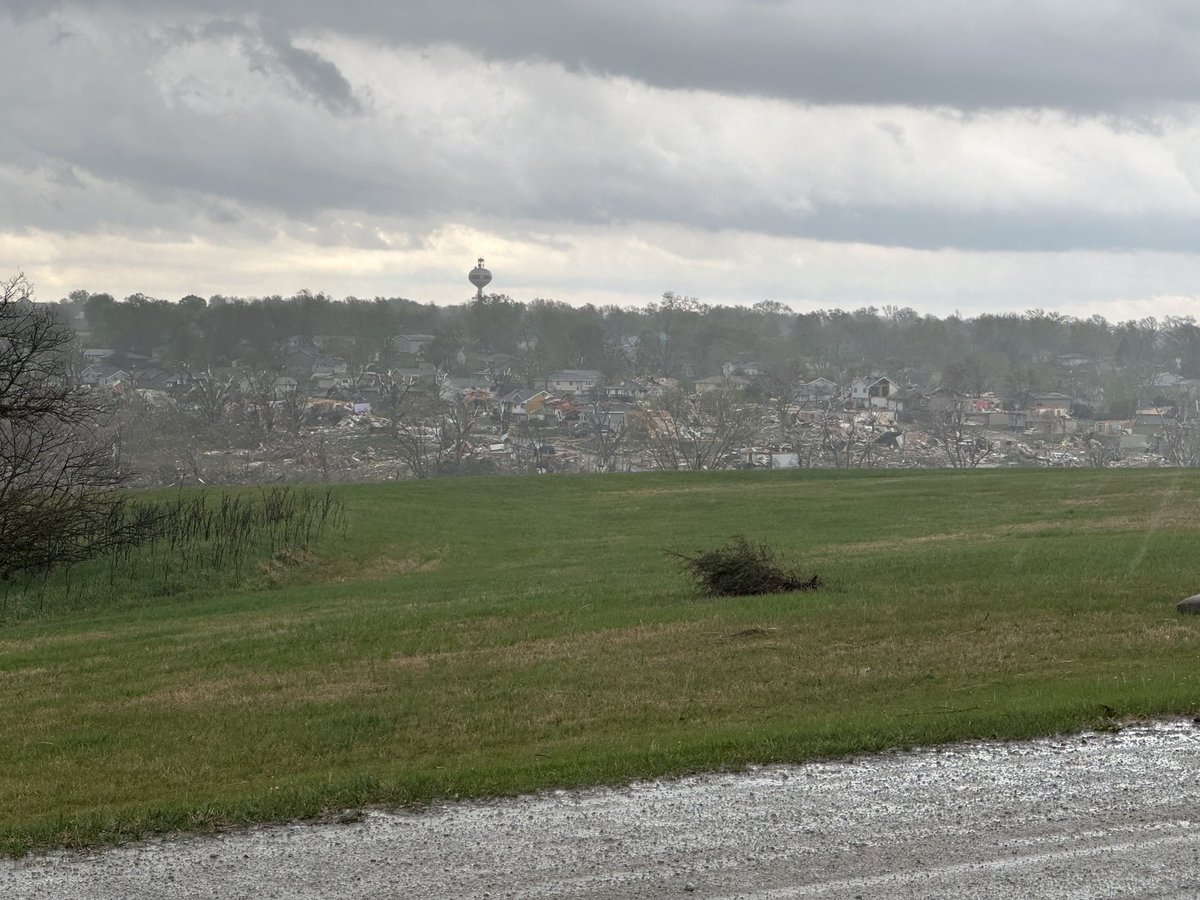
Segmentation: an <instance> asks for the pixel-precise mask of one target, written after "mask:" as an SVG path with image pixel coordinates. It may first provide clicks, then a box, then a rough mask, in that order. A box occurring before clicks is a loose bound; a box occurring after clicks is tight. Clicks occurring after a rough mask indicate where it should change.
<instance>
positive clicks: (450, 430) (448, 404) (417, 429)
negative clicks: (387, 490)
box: [392, 393, 477, 478]
mask: <svg viewBox="0 0 1200 900" xmlns="http://www.w3.org/2000/svg"><path fill="white" fill-rule="evenodd" d="M476 419H477V414H476V412H475V410H474V409H473V408H472V406H471V405H470V404H468V403H467V402H466V401H465V400H464V399H463V398H462V397H461V396H455V397H454V398H453V399H452V400H450V401H443V400H441V399H440V398H439V397H438V396H437V395H436V393H435V394H434V395H432V396H430V395H427V394H424V393H416V394H412V395H410V396H409V402H407V403H405V404H404V405H403V406H402V407H401V408H400V409H399V410H398V411H397V414H396V415H394V417H393V420H392V429H393V434H394V435H395V437H396V448H397V451H398V453H399V455H400V458H401V459H402V460H404V463H405V465H407V466H408V470H409V471H410V472H411V473H412V474H413V475H414V476H415V477H417V478H434V477H436V476H438V475H448V474H451V473H453V472H456V471H459V470H460V469H461V468H462V465H463V461H464V459H465V458H466V456H467V454H468V453H469V452H470V449H471V444H470V436H471V431H472V430H473V429H474V427H475V423H476Z"/></svg>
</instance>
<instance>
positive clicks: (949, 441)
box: [933, 392, 996, 469]
mask: <svg viewBox="0 0 1200 900" xmlns="http://www.w3.org/2000/svg"><path fill="white" fill-rule="evenodd" d="M933 434H934V435H935V436H936V437H937V439H938V440H939V441H941V443H942V447H943V449H944V450H945V452H946V461H947V462H948V463H949V464H950V466H951V468H954V469H974V468H975V467H976V466H978V465H979V464H980V463H981V462H983V461H984V460H985V459H987V458H988V457H989V456H991V455H992V453H993V452H995V449H996V446H995V444H993V443H992V442H991V441H990V440H988V439H987V438H986V437H984V436H982V435H981V434H979V433H978V429H977V428H975V426H974V425H972V424H971V422H970V421H969V419H968V404H967V400H966V398H965V397H963V396H962V394H960V393H958V392H955V393H954V401H953V403H951V405H950V406H949V407H948V408H947V409H945V410H943V411H942V412H941V413H940V414H939V415H938V418H937V419H936V420H935V423H934V428H933Z"/></svg>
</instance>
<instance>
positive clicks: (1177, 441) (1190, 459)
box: [1159, 418, 1200, 466]
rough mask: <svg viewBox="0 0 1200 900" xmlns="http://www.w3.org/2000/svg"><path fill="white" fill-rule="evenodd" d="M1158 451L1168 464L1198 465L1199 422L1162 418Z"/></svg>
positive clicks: (1199, 447)
mask: <svg viewBox="0 0 1200 900" xmlns="http://www.w3.org/2000/svg"><path fill="white" fill-rule="evenodd" d="M1159 452H1160V453H1161V454H1162V457H1163V459H1164V460H1166V462H1167V464H1168V465H1172V466H1200V422H1196V421H1188V420H1186V419H1179V418H1169V419H1164V420H1163V430H1162V434H1161V436H1160V437H1159Z"/></svg>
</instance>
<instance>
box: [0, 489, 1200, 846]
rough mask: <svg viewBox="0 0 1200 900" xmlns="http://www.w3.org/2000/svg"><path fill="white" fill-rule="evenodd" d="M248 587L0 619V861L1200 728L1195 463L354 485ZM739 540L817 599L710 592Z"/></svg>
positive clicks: (1199, 533)
mask: <svg viewBox="0 0 1200 900" xmlns="http://www.w3.org/2000/svg"><path fill="white" fill-rule="evenodd" d="M339 495H340V496H341V497H342V499H343V500H344V502H345V504H346V507H347V509H348V518H349V527H348V530H347V533H346V535H345V537H337V538H335V539H334V540H332V541H329V542H327V543H325V544H323V545H322V547H321V548H320V549H319V552H318V555H317V557H316V558H315V559H312V560H309V561H307V562H305V563H304V564H303V565H301V566H299V567H296V568H293V569H291V570H289V571H287V572H284V573H283V574H282V575H280V573H278V572H272V573H271V577H270V578H258V579H256V580H255V581H254V583H253V584H251V585H250V586H246V587H243V588H238V589H220V590H218V589H206V588H205V587H204V585H203V584H197V585H195V586H194V589H192V590H191V591H188V592H184V593H183V594H179V595H176V596H167V597H161V596H156V591H155V589H154V587H153V586H152V585H149V584H147V585H146V587H145V590H144V591H139V590H138V589H137V588H136V586H135V588H134V589H133V590H131V591H130V592H129V593H128V594H127V595H126V596H123V597H122V598H121V599H120V601H119V602H116V603H111V604H104V605H102V606H99V607H97V608H93V609H85V610H79V611H74V612H70V613H65V614H64V613H59V614H56V615H54V616H44V617H42V618H41V619H38V620H35V621H26V622H21V623H17V624H10V625H8V626H6V627H4V628H3V629H0V689H2V690H3V693H4V698H5V700H4V703H3V704H2V705H0V746H2V747H4V748H5V765H3V766H0V797H4V798H5V803H4V804H3V805H2V806H0V850H3V851H4V852H8V853H20V852H24V851H26V850H29V849H31V848H37V847H46V846H54V845H67V846H72V845H82V844H88V843H96V842H107V841H115V840H122V839H126V838H130V837H136V836H141V835H145V834H148V833H153V832H161V831H167V830H173V829H197V830H199V829H205V828H209V827H216V826H220V825H224V824H231V823H246V822H255V821H272V820H282V819H288V818H293V817H299V816H318V815H328V814H336V813H337V812H338V811H340V810H344V809H350V808H354V807H358V806H361V805H364V804H371V803H385V804H420V803H424V802H429V801H432V800H435V799H438V798H446V797H465V796H481V795H496V794H508V793H513V792H520V791H528V790H532V789H537V788H543V787H551V786H555V787H558V786H566V785H583V784H593V783H600V782H613V781H622V780H628V779H634V778H639V777H645V776H653V775H660V774H665V773H680V772H687V771H694V770H698V769H717V768H727V767H737V766H742V765H745V764H747V763H750V762H774V761H799V760H804V759H810V758H813V757H818V756H829V755H836V754H847V753H853V752H859V751H870V750H878V749H882V748H886V747H894V746H907V745H913V744H923V743H932V742H939V741H947V740H953V739H958V738H967V737H1020V736H1026V735H1031V734H1036V733H1049V732H1054V731H1059V730H1065V729H1078V728H1083V727H1089V726H1096V725H1103V724H1105V723H1110V722H1112V721H1113V720H1114V719H1115V718H1117V717H1120V716H1128V715H1161V714H1169V713H1180V714H1183V713H1194V712H1196V711H1200V665H1198V660H1200V617H1181V616H1178V615H1177V614H1176V613H1175V612H1174V609H1173V604H1174V602H1175V601H1177V600H1178V599H1179V598H1181V597H1183V596H1186V595H1188V594H1192V593H1195V592H1197V591H1200V553H1198V552H1197V547H1198V546H1200V541H1198V538H1200V472H1197V471H1194V470H1123V471H1087V470H1066V471H988V472H962V473H957V472H937V471H923V472H913V473H873V472H829V471H806V472H776V473H765V472H738V473H705V474H698V475H690V474H673V475H638V476H628V477H627V476H601V477H566V478H555V477H546V478H511V479H458V480H446V481H438V482H426V483H406V484H394V485H386V486H383V485H355V486H348V487H346V488H344V489H341V490H339ZM736 534H744V535H746V536H747V537H749V538H751V539H752V540H759V539H765V540H768V541H770V542H772V543H773V544H774V545H775V546H776V547H777V548H778V549H780V550H781V551H784V553H785V555H787V556H789V557H791V558H793V559H796V560H798V561H799V562H800V565H801V567H802V568H803V569H804V571H805V572H808V571H813V572H817V573H819V574H820V576H821V578H822V579H823V581H824V582H825V585H826V586H825V587H824V588H822V589H821V590H820V591H817V592H814V593H804V594H795V595H784V596H774V597H756V598H731V599H719V600H715V599H706V598H700V597H698V596H697V595H696V593H695V591H694V589H693V588H692V586H691V584H690V583H689V582H688V580H687V578H686V577H685V576H684V575H683V574H682V572H681V571H680V570H679V568H678V567H677V564H676V561H674V560H673V559H672V558H670V557H669V556H667V555H666V554H664V553H663V552H662V550H664V549H665V550H677V551H683V552H694V551H696V550H700V549H704V548H708V547H712V546H715V545H717V544H722V543H724V542H725V541H726V540H728V539H729V538H730V537H731V536H733V535H736Z"/></svg>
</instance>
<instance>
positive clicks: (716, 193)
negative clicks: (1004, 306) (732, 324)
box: [0, 0, 1200, 290]
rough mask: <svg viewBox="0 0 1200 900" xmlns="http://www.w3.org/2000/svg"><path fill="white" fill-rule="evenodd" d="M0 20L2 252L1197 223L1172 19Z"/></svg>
mask: <svg viewBox="0 0 1200 900" xmlns="http://www.w3.org/2000/svg"><path fill="white" fill-rule="evenodd" d="M0 28H3V29H5V30H7V31H8V32H9V36H10V37H9V41H8V43H7V45H6V78H5V79H3V80H0V108H3V110H4V112H5V117H6V127H5V128H4V129H3V130H0V190H3V195H4V197H5V202H4V203H3V204H0V244H2V243H3V241H4V239H5V235H8V236H9V237H10V238H11V239H12V240H16V239H18V238H21V236H22V235H26V236H28V235H37V236H38V237H37V240H38V241H41V242H43V243H44V244H45V246H47V247H49V246H51V245H52V244H53V243H54V241H56V240H59V239H60V238H61V236H70V235H74V236H87V235H104V236H105V237H107V238H111V239H112V240H113V241H114V242H119V240H127V241H131V242H133V245H137V242H139V241H141V242H151V243H153V244H154V246H156V247H160V246H165V245H172V246H176V247H183V246H187V245H188V244H189V242H202V243H205V245H206V246H209V245H211V246H213V247H216V246H220V245H222V244H223V243H234V242H236V243H237V244H238V245H239V247H246V248H252V247H255V246H264V247H265V246H267V245H269V243H270V242H271V241H273V240H276V241H286V242H288V246H289V248H291V249H290V250H289V253H292V254H295V253H298V252H300V251H297V250H296V249H295V248H296V247H301V246H304V245H305V244H307V245H309V246H312V247H314V248H322V253H324V252H325V251H327V250H329V249H330V248H338V247H341V248H346V249H347V250H350V251H359V250H361V251H363V252H372V253H373V252H398V251H397V248H409V249H410V250H411V248H413V247H424V248H433V249H429V250H428V252H429V253H434V252H435V251H436V248H438V247H440V246H442V244H443V243H444V242H440V241H439V239H438V237H437V235H439V234H447V233H455V234H462V233H464V229H465V230H467V231H469V230H470V229H471V228H472V227H474V226H475V225H479V227H481V228H484V227H485V228H487V229H489V232H488V233H489V234H491V235H493V236H494V237H495V238H496V239H497V240H509V241H510V245H511V246H510V250H511V252H516V250H515V248H516V247H517V246H521V247H525V248H528V251H529V253H530V254H531V256H530V260H532V259H534V258H535V256H536V253H537V252H541V251H539V250H538V249H537V244H538V242H537V241H529V240H526V239H525V237H521V235H526V236H527V235H529V234H535V233H536V234H540V235H547V236H552V237H554V240H555V241H557V242H559V243H560V244H562V245H563V246H572V247H576V248H579V247H582V246H584V245H585V244H586V243H588V242H591V243H592V244H593V245H595V244H597V242H599V241H600V240H601V238H600V235H614V236H616V237H614V239H613V240H614V241H615V243H611V244H610V245H609V249H608V250H607V251H605V252H613V251H612V248H613V247H618V246H619V247H621V248H623V250H622V252H629V251H628V247H627V246H626V245H625V244H624V243H623V240H624V236H626V235H632V236H635V237H636V236H637V235H657V236H658V237H656V238H655V240H667V238H665V237H663V235H667V234H670V235H672V237H671V238H670V242H671V247H672V249H667V248H666V247H665V246H661V247H654V246H649V245H647V246H646V247H645V248H641V249H638V250H637V251H636V252H637V254H643V253H644V254H645V255H644V256H638V257H637V258H638V259H639V260H642V261H641V262H639V263H638V265H646V264H647V263H646V262H645V260H653V261H657V263H656V264H660V265H663V266H668V265H672V264H683V262H682V261H683V260H684V259H685V258H686V253H682V251H680V250H679V249H678V248H679V247H684V246H688V245H689V244H690V245H692V246H696V247H704V248H705V250H704V252H705V253H706V254H707V253H711V252H713V248H714V247H716V248H719V247H720V246H721V245H722V242H721V241H716V242H714V241H713V240H712V239H711V237H712V235H715V234H719V233H722V232H728V233H730V234H732V233H737V234H739V235H742V236H744V237H743V238H740V239H739V241H738V242H737V243H738V246H739V252H740V253H741V254H742V256H741V257H740V258H742V259H746V260H754V259H757V258H760V257H761V252H762V251H760V250H758V249H754V248H753V247H751V244H752V243H753V241H752V240H751V238H750V237H746V236H757V238H756V239H761V241H762V242H763V246H766V245H767V243H769V242H773V241H779V240H784V241H787V240H803V241H807V242H808V243H807V244H805V245H804V246H805V247H806V248H807V249H806V253H807V254H809V256H811V254H812V252H813V248H814V247H816V246H818V245H820V244H821V243H822V242H824V243H828V244H829V245H830V246H843V247H851V248H853V247H859V248H861V247H892V248H911V249H912V251H913V252H914V253H925V252H927V251H941V250H947V251H950V252H963V253H968V254H970V253H978V254H987V253H995V252H1016V253H1018V254H1019V253H1026V252H1030V251H1039V252H1042V253H1055V252H1060V251H1061V252H1074V251H1095V252H1117V253H1126V252H1130V251H1137V252H1144V253H1173V254H1184V255H1187V254H1191V253H1192V252H1193V250H1194V246H1193V243H1194V238H1193V236H1194V235H1195V234H1196V233H1197V229H1198V227H1200V150H1197V149H1196V148H1197V147H1200V74H1198V72H1200V70H1198V69H1197V67H1196V66H1195V65H1194V64H1193V60H1194V59H1195V58H1197V50H1200V39H1198V35H1200V9H1197V10H1196V11H1193V8H1192V6H1191V5H1190V4H1183V3H1165V2H1163V3H1132V2H1122V0H1109V2H1106V3H1104V4H1092V5H1086V6H1085V5H1083V4H1078V3H1074V2H1072V3H1066V2H1053V0H1043V2H1038V3H1033V2H1013V3H1007V4H990V5H986V8H985V5H983V4H964V3H957V2H956V3H949V2H939V3H934V2H929V0H910V2H903V3H896V2H888V3H884V2H876V0H865V2H858V3H845V2H838V3H833V2H815V0H810V2H787V0H741V2H731V0H691V2H684V0H659V2H644V0H643V2H638V3H634V2H625V0H618V2H609V3H605V4H597V3H583V2H577V0H556V2H549V0H530V2H519V3H506V4H498V3H484V2H459V3H454V4H448V3H445V2H426V0H406V2H403V3H390V2H389V3H383V2H379V3H363V2H346V3H343V4H337V5H335V4H328V3H325V2H317V0H288V2H284V0H245V2H239V3H233V2H219V0H218V2H209V3H205V4H196V3H193V2H183V0H153V2H151V0H86V2H57V0H45V2H42V0H39V2H26V0H0ZM506 223H512V224H506ZM515 223H520V224H519V225H517V224H515ZM681 234H691V235H693V237H690V238H686V239H684V238H681V237H679V235H681ZM13 236H16V237H13ZM56 236H58V237H56ZM21 239H22V240H25V241H26V243H24V244H21V245H20V246H23V247H24V246H33V244H30V243H28V241H30V240H33V238H21ZM61 239H62V240H66V238H61ZM464 240H466V238H464ZM475 240H478V239H477V238H476V239H475ZM116 245H117V244H116V243H113V246H116ZM772 246H774V245H773V244H772ZM45 252H46V253H47V254H48V257H52V256H53V252H52V251H50V250H46V251H45ZM175 252H181V251H175ZM214 252H215V251H214ZM264 252H266V251H264ZM422 252H424V251H422ZM455 252H458V251H457V250H456V251H455ZM522 252H524V251H522ZM570 252H571V253H575V252H577V251H576V250H574V249H573V250H572V251H570ZM578 252H580V253H582V250H579V251H578ZM847 252H853V253H859V252H861V251H860V250H853V251H847ZM564 253H565V251H564ZM681 253H682V255H681ZM469 255H470V253H469V252H468V256H469ZM561 255H563V254H560V256H561ZM620 258H621V256H620V254H616V256H615V258H614V263H615V264H619V262H620ZM631 258H632V257H631ZM913 258H916V257H913ZM1139 258H1143V259H1149V258H1150V257H1147V256H1142V257H1139ZM889 259H891V257H889ZM922 259H924V257H922ZM956 260H957V261H956V262H955V266H956V267H958V268H956V273H958V274H956V277H960V276H961V274H962V273H964V272H966V271H967V268H966V267H965V266H964V265H962V264H961V260H960V259H959V258H957V257H956ZM331 264H332V263H331ZM529 264H530V265H531V266H532V265H533V262H532V261H531V262H530V263H529ZM693 264H694V261H691V260H688V265H693ZM923 264H924V263H923ZM1055 264H1056V265H1057V263H1055ZM347 265H349V263H347ZM422 265H426V266H435V267H436V265H437V264H436V263H434V262H431V261H429V260H425V261H424V262H423V263H422ZM726 268H727V269H728V270H730V271H732V270H733V269H734V268H736V266H735V264H734V263H733V262H730V263H728V265H727V266H726ZM851 268H852V267H851ZM918 268H919V267H917V266H914V267H913V268H912V269H911V271H917V269H918ZM835 269H836V267H834V269H831V271H833V270H835ZM1010 271H1017V269H1011V270H1010V269H1006V272H1010ZM1064 271H1066V270H1064ZM1180 271H1182V269H1181V270H1180ZM780 272H781V273H783V272H785V270H784V269H781V270H780ZM774 277H776V278H777V279H778V280H777V282H776V283H786V282H787V275H786V274H777V275H776V276H774ZM1006 277H1007V276H1006ZM730 278H731V279H732V278H733V276H732V275H731V276H730ZM731 283H732V281H731ZM831 283H832V282H831ZM1166 289H1176V288H1174V287H1173V286H1172V285H1168V286H1167V287H1166V288H1164V290H1166ZM897 290H901V288H899V287H898V288H897Z"/></svg>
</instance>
